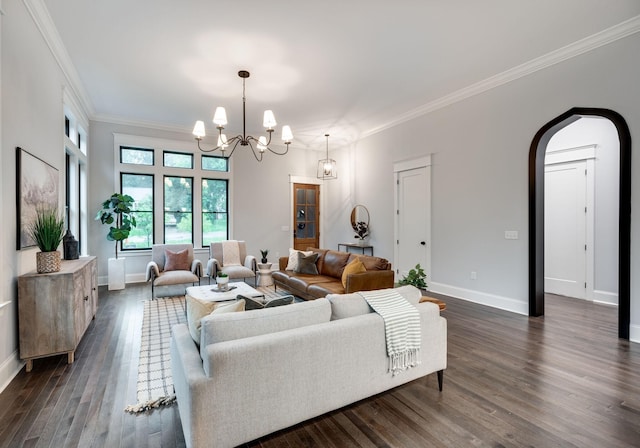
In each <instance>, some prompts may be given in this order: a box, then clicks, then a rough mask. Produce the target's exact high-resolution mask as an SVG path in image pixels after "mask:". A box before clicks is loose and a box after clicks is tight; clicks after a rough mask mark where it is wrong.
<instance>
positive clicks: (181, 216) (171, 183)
mask: <svg viewBox="0 0 640 448" xmlns="http://www.w3.org/2000/svg"><path fill="white" fill-rule="evenodd" d="M192 198H193V178H192V177H174V176H165V177H164V242H165V244H178V243H180V244H182V243H193V199H192Z"/></svg>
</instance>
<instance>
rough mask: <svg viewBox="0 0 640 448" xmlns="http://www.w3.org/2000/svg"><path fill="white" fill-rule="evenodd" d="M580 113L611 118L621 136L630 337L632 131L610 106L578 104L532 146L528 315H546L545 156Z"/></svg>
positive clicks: (624, 319) (621, 309) (622, 299)
mask: <svg viewBox="0 0 640 448" xmlns="http://www.w3.org/2000/svg"><path fill="white" fill-rule="evenodd" d="M581 116H598V117H603V118H607V119H609V120H610V121H611V122H612V123H613V124H614V125H615V127H616V129H617V131H618V137H619V139H620V190H619V191H620V192H619V194H620V210H619V215H618V225H619V242H618V337H620V338H623V339H629V323H630V310H631V308H630V306H631V305H630V300H631V293H630V273H631V244H630V243H631V134H630V132H629V127H628V126H627V123H626V121H625V120H624V118H622V116H621V115H620V114H618V113H617V112H614V111H612V110H608V109H597V108H584V107H575V108H573V109H570V110H568V111H567V112H565V113H564V114H562V115H560V116H559V117H557V118H555V119H553V120H551V121H550V122H549V123H547V124H546V125H544V126H543V127H542V128H541V129H540V130H539V131H538V133H537V134H536V135H535V137H534V138H533V141H532V142H531V148H530V150H529V315H530V316H542V315H544V156H545V150H546V148H547V144H548V143H549V140H550V139H551V137H553V135H554V134H555V133H556V132H558V131H559V130H560V129H562V128H564V127H565V126H567V125H569V124H571V123H573V122H574V121H576V120H578V119H579V118H580V117H581Z"/></svg>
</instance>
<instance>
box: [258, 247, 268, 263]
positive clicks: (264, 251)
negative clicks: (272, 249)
mask: <svg viewBox="0 0 640 448" xmlns="http://www.w3.org/2000/svg"><path fill="white" fill-rule="evenodd" d="M260 255H262V259H261V260H260V261H261V262H262V263H263V264H264V263H266V262H267V261H268V260H267V255H269V249H260Z"/></svg>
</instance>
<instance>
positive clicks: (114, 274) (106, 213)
mask: <svg viewBox="0 0 640 448" xmlns="http://www.w3.org/2000/svg"><path fill="white" fill-rule="evenodd" d="M133 203H134V200H133V198H132V197H131V196H129V195H128V194H120V193H113V194H112V195H111V197H109V199H107V200H106V201H104V202H103V203H102V209H100V210H99V211H98V214H97V215H96V220H99V221H100V222H101V223H102V224H106V225H108V226H109V233H108V234H107V240H109V241H114V242H115V254H116V257H115V258H109V289H110V290H112V289H124V284H125V274H124V273H125V260H124V258H120V259H118V243H119V242H121V241H123V240H126V239H127V238H128V237H129V233H131V229H132V228H133V227H135V226H136V218H135V216H133V210H132V206H133Z"/></svg>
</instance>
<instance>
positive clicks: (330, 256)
mask: <svg viewBox="0 0 640 448" xmlns="http://www.w3.org/2000/svg"><path fill="white" fill-rule="evenodd" d="M349 255H351V254H350V253H349V252H338V251H335V250H328V251H327V253H325V254H324V262H323V263H322V270H321V271H320V273H321V274H322V275H328V276H329V277H334V278H337V279H341V278H342V271H343V270H344V267H345V266H346V265H347V261H348V260H349Z"/></svg>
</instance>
